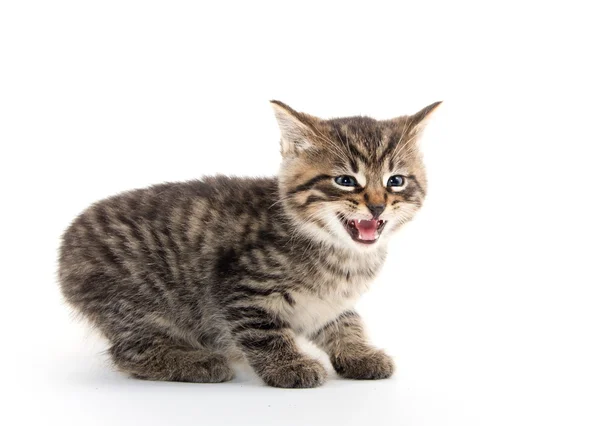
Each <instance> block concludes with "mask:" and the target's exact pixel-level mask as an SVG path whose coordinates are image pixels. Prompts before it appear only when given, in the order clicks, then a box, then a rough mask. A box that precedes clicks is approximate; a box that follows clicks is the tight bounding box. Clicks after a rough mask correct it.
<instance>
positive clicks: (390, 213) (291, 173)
mask: <svg viewBox="0 0 600 426" xmlns="http://www.w3.org/2000/svg"><path fill="white" fill-rule="evenodd" d="M271 103H272V105H273V108H274V109H275V115H276V117H277V121H278V123H279V127H280V129H281V154H282V156H283V162H282V164H281V170H280V173H279V188H280V194H281V197H282V202H283V205H284V209H285V211H286V213H287V214H288V215H289V216H290V217H292V218H293V220H295V221H296V223H297V224H298V225H299V226H300V229H301V230H302V231H303V232H306V233H308V234H309V235H310V236H311V237H312V238H315V239H317V240H320V241H325V242H328V243H333V244H336V245H342V246H346V247H351V248H353V249H357V250H365V249H371V248H373V247H376V246H379V245H381V244H382V243H384V242H385V241H386V240H387V239H388V238H389V236H390V235H391V234H392V233H394V231H396V230H398V229H399V228H400V227H401V226H402V224H404V223H406V222H408V221H409V220H410V219H412V217H413V216H414V214H415V213H416V212H417V210H418V209H419V208H420V207H421V203H422V202H423V199H424V197H425V193H426V189H427V181H426V177H425V169H424V167H423V163H422V160H421V154H420V152H419V149H418V143H417V141H418V139H419V135H420V133H421V131H422V129H423V127H424V125H425V122H426V121H427V119H428V118H429V117H430V115H431V113H432V112H433V111H434V110H435V109H436V108H437V107H438V105H440V103H441V102H436V103H434V104H432V105H429V106H427V107H425V108H423V109H422V110H421V111H419V112H417V113H416V114H414V115H412V116H403V117H398V118H395V119H392V120H385V121H378V120H374V119H372V118H368V117H349V118H335V119H331V120H322V119H319V118H317V117H313V116H310V115H308V114H303V113H300V112H297V111H294V110H293V109H292V108H290V107H289V106H287V105H285V104H284V103H282V102H279V101H272V102H271Z"/></svg>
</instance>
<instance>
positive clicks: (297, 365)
mask: <svg viewBox="0 0 600 426" xmlns="http://www.w3.org/2000/svg"><path fill="white" fill-rule="evenodd" d="M326 378H327V372H326V371H325V367H323V366H322V365H321V363H320V362H318V361H316V360H314V359H305V358H303V359H299V360H296V361H292V362H291V363H289V364H286V365H285V366H280V367H277V368H273V369H269V370H268V371H266V372H264V373H263V374H262V379H263V380H264V381H265V383H266V384H267V385H269V386H274V387H277V388H315V387H317V386H321V385H322V384H323V383H324V382H325V379H326Z"/></svg>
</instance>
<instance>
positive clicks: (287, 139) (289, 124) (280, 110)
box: [271, 101, 318, 156]
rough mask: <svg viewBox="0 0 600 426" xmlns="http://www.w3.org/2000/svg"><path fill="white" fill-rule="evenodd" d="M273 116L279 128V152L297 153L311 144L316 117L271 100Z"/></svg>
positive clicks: (314, 137) (314, 132)
mask: <svg viewBox="0 0 600 426" xmlns="http://www.w3.org/2000/svg"><path fill="white" fill-rule="evenodd" d="M271 106H272V107H273V111H274V112H275V118H277V123H278V124H279V129H280V130H281V154H282V155H284V156H286V155H290V154H295V153H298V152H299V151H302V150H304V149H306V148H309V147H310V146H311V145H313V143H314V141H315V139H317V137H316V131H315V125H316V124H317V121H318V118H316V117H313V116H311V115H308V114H304V113H301V112H298V111H295V110H293V109H292V108H291V107H289V106H287V105H286V104H284V103H283V102H280V101H271Z"/></svg>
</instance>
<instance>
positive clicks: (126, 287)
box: [59, 101, 439, 387]
mask: <svg viewBox="0 0 600 426" xmlns="http://www.w3.org/2000/svg"><path fill="white" fill-rule="evenodd" d="M272 104H273V107H274V110H275V114H276V117H277V120H278V123H279V126H280V128H281V152H282V157H283V161H282V165H281V171H280V174H279V176H278V177H277V178H265V179H253V178H232V177H224V176H217V177H209V178H204V179H202V180H197V181H190V182H183V183H167V184H162V185H156V186H153V187H150V188H146V189H139V190H134V191H130V192H125V193H122V194H119V195H116V196H113V197H111V198H108V199H105V200H103V201H100V202H98V203H96V204H94V205H92V206H91V207H89V208H88V209H87V210H86V211H84V212H83V213H82V214H81V215H80V216H79V217H77V218H76V219H75V220H74V221H73V223H72V224H71V226H70V227H69V228H68V230H67V231H66V232H65V234H64V236H63V242H62V246H61V249H60V262H59V281H60V285H61V289H62V292H63V294H64V296H65V298H66V300H67V301H68V302H69V303H70V304H71V305H72V306H73V307H74V308H75V309H76V310H77V311H79V312H80V313H82V314H83V315H84V316H85V317H86V318H88V319H89V320H90V321H91V322H92V323H93V324H94V325H95V326H96V327H97V328H98V329H99V330H100V331H101V332H102V333H103V334H104V336H106V338H107V339H108V341H109V342H110V349H109V353H110V355H111V357H112V360H113V361H114V364H115V366H116V367H117V368H118V369H120V370H121V371H123V372H125V373H128V374H130V375H132V376H134V377H138V378H142V379H149V380H174V381H191V382H222V381H226V380H230V379H231V378H232V377H233V370H232V368H231V363H232V362H233V361H234V360H240V359H246V360H247V361H248V362H249V363H250V365H251V366H252V367H253V369H254V370H255V371H256V373H257V374H258V375H259V376H260V377H261V378H262V379H263V380H264V382H265V383H267V384H268V385H271V386H278V387H314V386H318V385H320V384H322V383H323V381H324V380H325V378H326V372H325V369H324V368H323V366H322V365H321V364H320V363H319V362H317V361H316V360H314V359H311V358H310V357H308V356H307V355H305V354H304V353H302V352H301V351H300V350H299V348H298V346H297V344H296V341H295V337H296V336H297V335H304V336H306V337H308V338H309V339H311V340H312V341H314V342H315V343H316V344H317V345H318V346H319V347H320V348H322V349H323V350H324V351H325V352H326V353H327V354H328V355H329V357H330V359H331V362H332V364H333V367H334V368H335V370H336V371H337V372H338V373H339V374H340V375H341V376H343V377H347V378H351V379H383V378H387V377H389V376H390V375H391V374H392V373H393V370H394V364H393V361H392V359H391V358H390V357H389V356H387V355H386V354H385V353H383V352H382V351H380V350H378V349H376V348H374V347H372V346H371V345H370V344H369V343H368V340H367V337H366V336H365V333H364V331H363V325H362V321H361V318H360V316H359V315H358V314H357V313H356V312H355V311H354V309H353V306H354V304H355V302H356V301H357V299H358V298H359V297H360V295H361V294H362V293H364V292H365V291H366V290H367V289H368V287H369V284H370V283H371V281H372V280H373V278H374V277H375V276H376V274H377V272H378V271H379V269H380V268H381V266H382V264H383V262H384V259H385V256H386V243H387V241H388V239H389V238H390V237H391V236H392V235H393V234H394V232H395V231H396V230H397V229H399V228H400V227H401V226H402V224H404V223H406V222H407V221H409V220H410V219H411V218H412V217H413V215H414V214H415V212H416V211H417V210H418V209H419V207H420V206H421V203H422V201H423V198H424V197H425V192H426V179H425V173H424V168H423V164H422V161H421V155H420V154H419V150H418V144H417V139H418V136H419V133H420V131H421V129H422V127H423V124H424V122H425V121H426V118H427V117H429V115H430V113H431V112H432V111H433V110H434V109H435V108H436V107H437V105H439V103H436V104H433V105H430V106H429V107H426V108H424V109H423V110H421V111H420V112H418V113H417V114H415V115H413V116H405V117H399V118H396V119H393V120H387V121H376V120H373V119H371V118H367V117H352V118H340V119H331V120H322V119H318V118H316V117H313V116H310V115H307V114H302V113H299V112H296V111H294V110H293V109H291V108H290V107H288V106H287V105H285V104H283V103H281V102H277V101H273V102H272ZM397 175H400V176H402V177H403V178H404V180H403V182H404V184H403V186H402V187H392V186H389V185H388V184H387V182H388V179H389V178H390V176H397ZM337 176H351V177H354V178H355V181H356V185H355V186H353V187H347V186H343V185H340V184H338V183H336V180H335V178H336V177H337ZM381 210H383V211H381ZM375 216H376V217H375ZM374 218H375V219H377V220H378V221H379V222H377V223H378V224H383V223H385V227H384V228H383V229H381V230H380V232H379V231H378V234H377V235H378V239H376V240H375V239H374V240H373V241H369V242H370V243H369V244H367V243H365V242H361V241H358V240H357V239H356V238H353V236H352V235H353V234H352V232H351V231H352V230H349V229H348V228H349V227H351V226H350V224H352V223H359V222H357V221H358V220H361V219H362V220H367V221H368V220H372V219H374ZM353 221H354V222H353ZM365 223H372V222H365ZM354 232H358V231H356V229H355V230H354Z"/></svg>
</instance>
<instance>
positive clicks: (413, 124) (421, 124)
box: [407, 101, 442, 135]
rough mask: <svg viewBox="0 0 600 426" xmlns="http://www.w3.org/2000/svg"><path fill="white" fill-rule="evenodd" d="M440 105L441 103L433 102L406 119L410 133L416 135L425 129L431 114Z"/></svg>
mask: <svg viewBox="0 0 600 426" xmlns="http://www.w3.org/2000/svg"><path fill="white" fill-rule="evenodd" d="M441 104H442V101H439V102H434V103H432V104H431V105H428V106H426V107H425V108H423V109H422V110H421V111H419V112H417V113H416V114H413V115H411V116H409V117H407V123H408V125H409V126H410V132H411V133H413V134H414V135H418V134H419V133H421V131H422V130H423V129H424V128H425V126H426V125H427V123H428V122H429V120H430V119H431V116H432V115H433V112H434V111H435V110H436V109H438V107H439V106H440V105H441Z"/></svg>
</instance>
